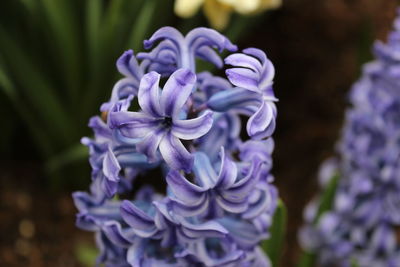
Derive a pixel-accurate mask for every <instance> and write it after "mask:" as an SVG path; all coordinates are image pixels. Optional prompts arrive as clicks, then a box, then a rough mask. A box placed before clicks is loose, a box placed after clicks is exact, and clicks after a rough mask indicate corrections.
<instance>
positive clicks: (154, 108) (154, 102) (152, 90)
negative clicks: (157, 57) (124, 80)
mask: <svg viewBox="0 0 400 267" xmlns="http://www.w3.org/2000/svg"><path fill="white" fill-rule="evenodd" d="M159 82H160V74H158V73H156V72H154V71H152V72H150V73H148V74H146V75H144V76H143V78H142V80H141V81H140V87H139V95H138V100H139V105H140V107H141V108H142V109H143V110H144V111H145V112H146V113H147V114H149V115H151V116H153V117H161V116H162V112H161V106H160V88H159V87H158V85H159Z"/></svg>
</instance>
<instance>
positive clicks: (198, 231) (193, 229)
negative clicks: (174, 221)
mask: <svg viewBox="0 0 400 267" xmlns="http://www.w3.org/2000/svg"><path fill="white" fill-rule="evenodd" d="M180 223H181V224H182V226H183V228H182V230H183V232H184V233H185V234H186V235H187V236H188V237H191V238H204V237H224V236H225V235H226V234H227V233H228V231H227V230H226V229H225V228H224V227H223V226H222V225H221V224H219V223H218V222H215V221H207V222H205V223H202V224H191V223H188V222H187V221H185V220H182V221H181V222H180Z"/></svg>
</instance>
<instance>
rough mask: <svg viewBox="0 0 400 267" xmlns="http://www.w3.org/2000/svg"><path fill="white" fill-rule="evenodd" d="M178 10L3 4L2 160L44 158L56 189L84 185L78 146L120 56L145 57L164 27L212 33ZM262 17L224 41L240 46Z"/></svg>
mask: <svg viewBox="0 0 400 267" xmlns="http://www.w3.org/2000/svg"><path fill="white" fill-rule="evenodd" d="M173 2H174V1H172V0H171V1H167V0H2V4H1V9H0V111H1V112H2V114H4V115H3V118H2V138H1V139H2V140H1V142H0V145H1V146H2V148H1V153H2V155H1V156H2V157H5V158H9V157H14V158H17V159H20V158H23V159H29V160H32V159H38V158H39V159H40V162H44V166H45V170H46V171H47V173H48V174H49V175H48V176H49V177H51V179H50V180H49V181H51V183H53V184H56V185H57V184H58V185H64V184H65V182H68V183H71V184H73V185H77V184H78V185H79V183H77V181H78V182H79V181H80V180H82V178H81V177H84V178H83V181H84V183H87V181H88V180H89V177H88V176H89V175H88V174H89V172H88V169H87V163H86V162H87V161H86V158H87V150H86V149H85V148H84V147H83V146H82V145H80V144H79V140H80V138H81V137H82V136H85V135H90V134H91V133H90V129H88V127H87V121H88V119H89V118H90V117H91V116H93V115H94V114H98V112H99V111H98V107H99V105H100V104H101V103H102V102H104V101H105V100H106V99H108V97H109V96H110V93H111V89H112V85H113V83H115V81H116V80H117V79H118V72H117V71H116V68H115V61H116V59H117V58H118V57H119V55H120V54H122V52H123V51H124V50H127V49H129V48H132V49H134V51H139V50H141V49H142V41H143V40H144V39H146V38H148V37H149V36H150V34H151V33H152V32H154V31H155V30H156V29H157V28H159V27H161V26H165V25H172V26H175V27H177V28H178V29H180V30H181V31H183V32H184V33H185V32H187V31H189V30H190V29H192V28H194V27H196V26H207V24H206V21H205V19H204V17H202V14H198V15H197V16H195V17H193V18H191V19H189V20H180V19H178V18H177V17H176V16H175V15H174V14H173ZM258 17H260V16H258ZM258 17H255V18H254V17H249V18H242V17H235V18H234V19H233V21H232V23H231V26H230V27H229V28H228V29H227V32H226V33H225V34H227V35H228V36H229V37H230V38H233V39H235V40H236V39H237V37H238V36H239V35H240V34H241V33H242V32H244V30H245V29H247V28H246V27H247V26H248V25H249V24H252V23H254V22H256V21H257V19H258ZM10 140H12V142H10ZM32 144H33V145H32ZM16 154H18V155H16ZM83 166H86V169H85V171H84V172H83V171H82V167H83ZM66 167H68V168H66ZM60 177H62V178H63V179H61V178H60ZM66 177H68V179H65V178H66Z"/></svg>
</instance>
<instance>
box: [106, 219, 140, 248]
mask: <svg viewBox="0 0 400 267" xmlns="http://www.w3.org/2000/svg"><path fill="white" fill-rule="evenodd" d="M102 230H103V232H104V234H105V235H106V236H107V237H108V239H110V241H111V242H113V243H114V244H116V245H118V246H120V247H129V246H130V245H131V242H130V241H129V240H128V239H127V238H125V237H124V234H123V230H122V228H121V224H120V223H119V222H117V221H108V222H105V223H104V225H103V227H102ZM126 234H127V233H125V235H126ZM133 237H134V234H133V233H131V235H130V239H131V240H132V239H133Z"/></svg>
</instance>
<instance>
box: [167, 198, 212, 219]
mask: <svg viewBox="0 0 400 267" xmlns="http://www.w3.org/2000/svg"><path fill="white" fill-rule="evenodd" d="M171 203H172V204H171V205H172V209H173V210H174V212H176V213H177V214H179V215H181V216H184V217H192V216H197V215H199V214H203V213H204V212H205V211H206V210H207V209H208V208H209V207H208V206H209V203H210V202H209V199H208V197H205V198H204V201H200V203H199V204H196V205H188V204H187V203H186V202H185V203H184V202H181V201H179V200H177V199H171Z"/></svg>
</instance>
